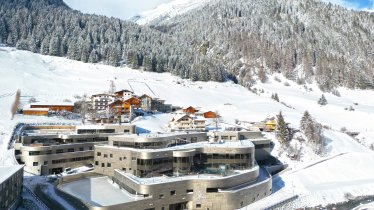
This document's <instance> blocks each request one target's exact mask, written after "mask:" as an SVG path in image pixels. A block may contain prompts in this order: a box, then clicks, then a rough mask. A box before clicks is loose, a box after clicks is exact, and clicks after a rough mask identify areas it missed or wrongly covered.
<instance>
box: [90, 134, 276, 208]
mask: <svg viewBox="0 0 374 210" xmlns="http://www.w3.org/2000/svg"><path fill="white" fill-rule="evenodd" d="M257 153H259V154H257ZM94 155H95V160H94V162H95V163H94V164H95V172H96V173H99V174H104V175H107V176H109V177H111V178H112V180H113V182H115V183H116V184H118V186H119V187H120V188H122V189H124V190H126V191H127V192H128V193H130V194H132V195H133V196H134V197H137V198H139V199H135V200H131V201H129V202H125V203H121V204H116V205H113V206H105V207H93V209H106V210H111V209H147V210H150V209H154V210H168V209H169V210H176V209H197V210H200V209H205V210H207V209H210V210H230V209H237V208H241V207H244V206H246V205H248V204H250V203H252V202H255V201H257V200H259V199H261V198H263V197H266V196H268V195H270V194H271V192H272V184H271V176H270V174H269V173H268V172H267V171H266V170H265V169H264V168H262V167H260V166H259V165H258V164H257V159H260V160H263V159H266V158H267V157H268V156H269V155H270V140H269V139H265V138H264V137H263V136H262V134H261V133H260V132H252V131H249V132H237V131H235V132H215V133H209V135H208V133H205V132H185V133H167V134H144V135H118V136H110V137H109V139H108V144H106V145H100V144H98V145H95V154H94Z"/></svg>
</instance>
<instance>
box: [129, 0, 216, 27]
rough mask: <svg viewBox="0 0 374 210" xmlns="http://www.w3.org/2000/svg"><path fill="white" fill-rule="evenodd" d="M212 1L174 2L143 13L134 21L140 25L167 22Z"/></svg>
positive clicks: (178, 0) (174, 0) (176, 0)
mask: <svg viewBox="0 0 374 210" xmlns="http://www.w3.org/2000/svg"><path fill="white" fill-rule="evenodd" d="M209 1H210V0H173V1H170V2H167V3H163V4H160V5H158V6H157V7H156V8H154V9H151V10H147V11H145V12H141V13H140V14H139V15H136V16H135V17H133V18H132V20H133V21H134V22H136V23H138V24H139V25H146V24H152V22H153V21H160V20H167V19H170V18H172V17H175V16H177V15H180V14H183V13H186V12H188V11H190V10H192V9H196V8H197V7H199V6H201V5H203V4H205V3H206V2H209Z"/></svg>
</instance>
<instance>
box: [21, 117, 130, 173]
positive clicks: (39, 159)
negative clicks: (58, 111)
mask: <svg viewBox="0 0 374 210" xmlns="http://www.w3.org/2000/svg"><path fill="white" fill-rule="evenodd" d="M125 133H129V134H133V133H135V126H134V125H131V124H123V125H82V126H56V125H50V126H24V127H23V129H22V131H21V132H20V134H19V135H18V137H17V140H16V142H15V145H14V148H15V154H16V159H17V160H18V162H19V163H21V164H25V168H24V169H25V171H27V172H29V173H32V174H36V175H48V174H57V173H61V172H63V171H64V170H65V169H66V168H74V167H80V166H85V165H88V164H93V160H94V145H96V144H103V143H107V142H108V138H109V136H113V135H121V134H125Z"/></svg>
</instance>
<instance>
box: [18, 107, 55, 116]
mask: <svg viewBox="0 0 374 210" xmlns="http://www.w3.org/2000/svg"><path fill="white" fill-rule="evenodd" d="M48 112H49V109H48V108H23V109H22V114H24V115H35V116H48Z"/></svg>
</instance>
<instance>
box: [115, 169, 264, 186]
mask: <svg viewBox="0 0 374 210" xmlns="http://www.w3.org/2000/svg"><path fill="white" fill-rule="evenodd" d="M256 170H259V166H258V165H256V166H254V167H252V168H250V169H247V170H235V171H233V172H234V173H233V174H231V175H228V176H222V175H218V174H197V175H186V176H177V177H169V176H158V177H152V178H140V177H137V176H134V175H132V174H130V173H126V172H123V171H121V170H118V169H117V170H116V171H117V172H119V173H121V174H122V175H125V176H126V177H128V178H130V179H132V180H133V181H134V182H136V183H138V184H146V185H152V184H160V183H168V182H176V181H182V180H196V179H209V180H212V179H218V180H219V179H227V178H229V177H232V176H235V175H237V174H243V173H248V172H251V171H256Z"/></svg>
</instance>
